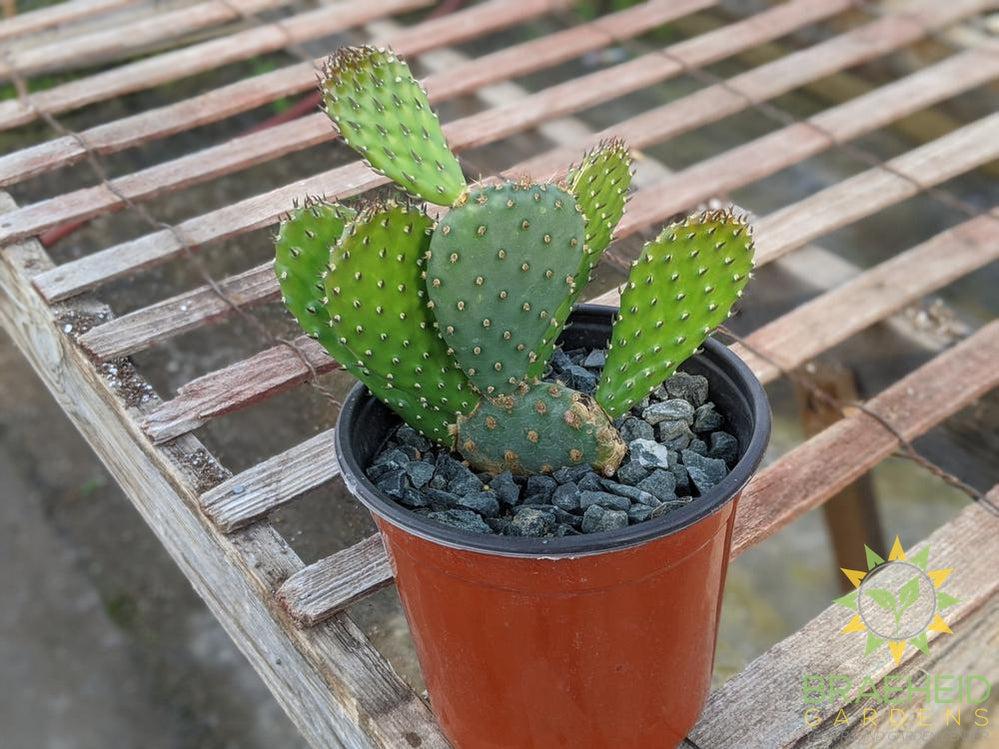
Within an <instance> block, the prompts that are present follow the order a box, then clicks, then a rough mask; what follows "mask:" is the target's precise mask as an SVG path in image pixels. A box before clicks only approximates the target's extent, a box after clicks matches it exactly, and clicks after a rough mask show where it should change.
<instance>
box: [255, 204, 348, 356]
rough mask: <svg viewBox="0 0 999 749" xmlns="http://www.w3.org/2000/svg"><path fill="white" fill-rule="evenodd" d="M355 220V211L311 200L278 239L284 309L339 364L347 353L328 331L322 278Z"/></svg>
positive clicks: (276, 254)
mask: <svg viewBox="0 0 999 749" xmlns="http://www.w3.org/2000/svg"><path fill="white" fill-rule="evenodd" d="M352 218H354V211H352V210H351V209H350V208H347V207H345V206H341V205H330V204H329V203H324V202H322V201H321V200H319V199H315V198H309V199H308V200H306V201H305V204H304V205H302V206H296V207H295V209H294V210H293V211H292V212H291V214H289V216H288V217H287V218H285V220H284V221H282V222H281V228H280V230H279V231H278V235H277V238H276V239H275V252H274V273H275V274H276V275H277V279H278V285H279V286H280V287H281V296H282V299H283V301H284V303H285V305H286V306H287V307H288V309H289V311H290V312H291V314H292V315H294V317H295V319H296V320H297V321H298V324H299V325H300V326H301V327H302V330H304V331H305V332H306V333H307V334H308V335H309V336H311V337H312V338H315V339H316V340H317V341H319V342H320V343H321V344H322V345H323V346H324V347H325V348H326V350H327V351H329V352H330V355H331V356H333V358H335V359H337V360H339V359H340V358H341V356H343V355H344V353H345V350H344V349H343V347H342V346H340V343H339V342H338V340H337V337H336V336H335V335H334V334H333V331H332V330H330V327H329V322H330V316H329V313H328V312H327V311H326V308H325V307H324V306H323V297H324V296H325V295H326V292H325V289H324V288H323V279H322V274H323V272H324V271H325V270H326V264H327V263H328V262H329V259H330V248H331V247H333V245H334V243H335V242H336V241H337V240H338V239H339V238H340V235H341V234H343V230H344V227H345V226H346V223H347V222H348V221H350V220H351V219H352Z"/></svg>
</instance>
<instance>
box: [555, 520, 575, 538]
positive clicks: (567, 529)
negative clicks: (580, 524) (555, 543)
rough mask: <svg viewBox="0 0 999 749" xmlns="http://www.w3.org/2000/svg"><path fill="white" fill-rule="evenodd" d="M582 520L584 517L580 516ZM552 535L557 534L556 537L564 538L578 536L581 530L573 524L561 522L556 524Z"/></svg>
mask: <svg viewBox="0 0 999 749" xmlns="http://www.w3.org/2000/svg"><path fill="white" fill-rule="evenodd" d="M580 520H582V518H580ZM552 535H553V536H555V537H556V538H562V537H563V536H578V535H580V534H579V531H577V530H576V529H575V528H573V527H572V526H571V525H567V524H566V523H559V524H558V525H557V526H555V532H554V533H553V534H552Z"/></svg>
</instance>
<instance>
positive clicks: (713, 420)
mask: <svg viewBox="0 0 999 749" xmlns="http://www.w3.org/2000/svg"><path fill="white" fill-rule="evenodd" d="M724 422H725V420H724V419H723V418H722V415H721V414H720V413H718V412H717V411H715V404H714V403H705V404H704V405H703V406H698V407H697V410H696V411H694V431H695V432H697V433H698V434H703V433H704V432H713V431H714V430H716V429H721V428H722V425H723V424H724Z"/></svg>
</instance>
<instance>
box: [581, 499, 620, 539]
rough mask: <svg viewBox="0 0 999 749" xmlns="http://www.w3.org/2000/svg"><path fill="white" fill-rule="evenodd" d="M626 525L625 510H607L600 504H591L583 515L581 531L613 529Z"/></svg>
mask: <svg viewBox="0 0 999 749" xmlns="http://www.w3.org/2000/svg"><path fill="white" fill-rule="evenodd" d="M627 526H628V513H627V511H625V510H607V509H605V508H603V507H601V506H600V505H593V506H591V507H590V508H589V509H588V510H587V511H586V513H585V514H584V515H583V525H582V531H583V533H599V532H601V531H613V530H617V529H618V528H626V527H627Z"/></svg>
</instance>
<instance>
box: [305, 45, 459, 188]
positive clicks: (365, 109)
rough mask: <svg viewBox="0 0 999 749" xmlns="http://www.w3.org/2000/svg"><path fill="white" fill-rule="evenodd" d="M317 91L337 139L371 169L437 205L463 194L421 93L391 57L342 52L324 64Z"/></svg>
mask: <svg viewBox="0 0 999 749" xmlns="http://www.w3.org/2000/svg"><path fill="white" fill-rule="evenodd" d="M321 86H322V90H323V100H324V103H325V107H326V113H327V114H328V115H329V116H330V119H332V120H333V122H334V123H335V124H336V126H337V129H338V130H339V131H340V135H342V136H343V139H344V140H345V141H346V142H347V144H348V145H349V146H350V147H351V148H353V149H354V150H356V151H358V152H359V153H360V154H361V155H362V156H363V157H364V158H365V159H366V160H367V162H368V163H369V164H370V165H371V166H372V167H373V168H374V169H375V170H377V171H379V172H381V173H382V174H384V175H385V176H386V177H389V178H390V179H392V180H394V181H395V182H396V183H397V184H398V185H399V186H401V187H403V188H404V189H406V190H407V191H408V192H410V193H412V194H413V195H417V196H419V197H421V198H423V199H424V200H426V201H429V202H431V203H437V204H438V205H451V204H452V203H454V201H455V200H457V199H458V197H459V196H460V195H461V194H462V192H464V190H465V177H464V175H463V174H462V172H461V167H460V165H459V164H458V160H457V159H456V158H455V156H454V154H453V153H452V152H451V150H450V149H449V148H448V145H447V141H446V140H445V139H444V133H443V131H442V130H441V126H440V122H439V121H438V119H437V115H436V113H435V112H434V111H433V109H431V108H430V102H429V101H428V99H427V94H426V92H425V91H424V90H423V87H422V86H420V84H419V83H418V82H417V81H416V80H415V79H414V78H413V74H412V73H411V72H410V71H409V66H408V65H407V64H406V63H405V62H403V61H402V60H400V59H399V58H398V57H396V56H395V53H394V52H392V51H391V50H384V49H377V48H375V47H367V46H365V47H345V48H343V49H341V50H339V51H338V52H337V53H336V54H334V55H333V56H332V57H330V58H329V59H328V60H327V62H326V65H325V67H324V68H323V71H322V81H321Z"/></svg>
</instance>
